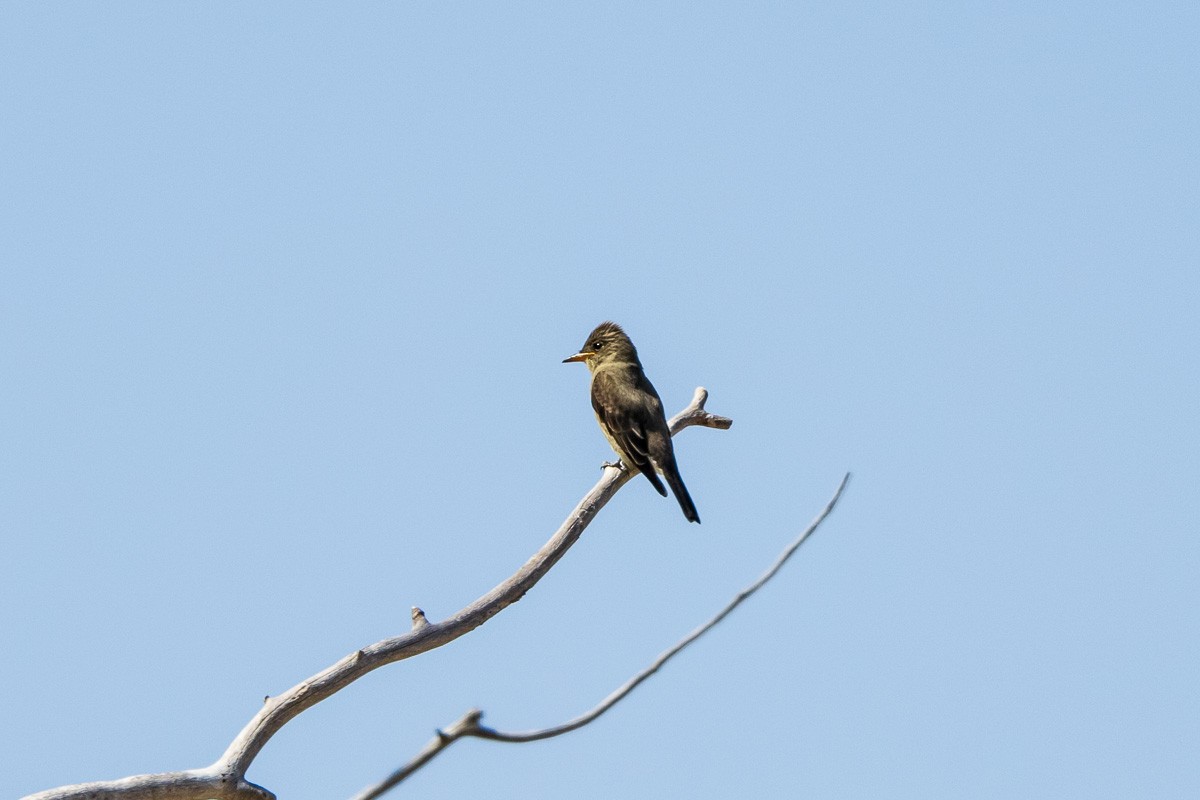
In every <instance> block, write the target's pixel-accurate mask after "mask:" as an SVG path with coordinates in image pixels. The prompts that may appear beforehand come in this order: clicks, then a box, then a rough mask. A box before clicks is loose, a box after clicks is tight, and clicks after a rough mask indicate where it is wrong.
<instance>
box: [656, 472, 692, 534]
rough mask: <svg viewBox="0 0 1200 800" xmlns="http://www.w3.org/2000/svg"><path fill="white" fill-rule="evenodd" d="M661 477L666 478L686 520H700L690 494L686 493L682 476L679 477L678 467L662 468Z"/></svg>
mask: <svg viewBox="0 0 1200 800" xmlns="http://www.w3.org/2000/svg"><path fill="white" fill-rule="evenodd" d="M663 477H664V478H666V479H667V485H668V486H670V487H671V491H672V492H674V493H675V499H676V500H678V501H679V507H680V508H682V509H683V515H684V516H685V517H687V520H688V522H696V523H698V522H700V515H699V514H697V513H696V504H695V503H693V502H692V496H691V495H690V494H688V490H687V487H686V486H684V485H683V478H681V477H679V469H678V468H676V469H669V470H664V471H663Z"/></svg>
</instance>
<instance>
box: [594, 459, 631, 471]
mask: <svg viewBox="0 0 1200 800" xmlns="http://www.w3.org/2000/svg"><path fill="white" fill-rule="evenodd" d="M609 467H612V468H614V469H619V470H621V472H628V471H629V467H627V466H625V464H624V462H622V461H602V462H601V463H600V469H608V468H609Z"/></svg>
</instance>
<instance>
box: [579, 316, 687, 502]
mask: <svg viewBox="0 0 1200 800" xmlns="http://www.w3.org/2000/svg"><path fill="white" fill-rule="evenodd" d="M569 361H582V362H583V363H585V364H587V368H588V370H590V371H591V373H592V408H593V409H595V411H596V421H597V422H599V423H600V430H601V431H603V432H604V437H605V438H606V439H608V443H609V444H611V445H612V448H613V450H616V451H617V455H618V456H620V457H621V461H623V462H625V466H627V467H630V468H632V469H636V470H637V471H638V472H640V473H642V474H643V475H645V476H646V479H647V480H648V481H650V483H651V484H653V485H654V488H655V489H656V490H658V493H659V494H661V495H662V496H663V497H666V496H667V490H666V489H664V488H663V485H662V481H660V480H659V479H658V475H657V474H655V470H657V471H659V472H661V473H662V474H663V477H664V478H666V479H667V484H668V485H670V487H671V491H672V492H674V493H675V499H676V500H678V501H679V507H680V508H682V509H683V515H684V516H685V517H687V518H688V521H689V522H699V521H700V515H699V514H697V513H696V506H695V505H694V504H693V503H692V498H691V496H689V495H688V490H687V487H686V486H684V485H683V478H681V477H679V467H678V466H677V465H676V464H675V448H674V447H672V446H671V430H670V428H668V427H667V418H666V416H665V415H664V414H663V405H662V400H660V399H659V397H658V392H656V391H654V386H653V384H651V383H650V381H649V379H648V378H646V373H645V372H643V371H642V362H641V361H639V360H638V354H637V348H635V347H634V346H633V342H632V341H630V339H629V337H628V336H626V335H625V331H623V330H621V326H620V325H618V324H617V323H615V322H602V323H600V325H599V326H597V328H596V330H594V331H592V333H591V335H589V336H588V338H587V341H586V342H584V345H583V348H582V349H580V351H579V352H578V353H576V354H575V355H573V356H571V357H570V358H564V359H563V363H564V364H566V363H567V362H569Z"/></svg>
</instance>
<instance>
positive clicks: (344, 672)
mask: <svg viewBox="0 0 1200 800" xmlns="http://www.w3.org/2000/svg"><path fill="white" fill-rule="evenodd" d="M707 400H708V391H707V390H705V389H704V388H703V387H700V388H697V389H696V392H695V394H694V395H693V397H692V402H691V403H690V404H688V406H687V408H685V409H684V410H683V411H681V412H680V413H679V414H677V415H676V416H675V417H674V418H672V419H671V421H670V427H671V434H672V435H674V434H676V433H678V432H679V431H681V430H683V429H684V428H687V427H690V426H692V425H699V426H702V427H707V428H718V429H722V430H724V429H727V428H729V426H730V425H732V424H733V421H732V420H730V419H728V418H726V417H720V416H717V415H715V414H710V413H709V412H707V411H705V410H704V404H705V402H706V401H707ZM633 474H634V473H631V472H629V471H623V470H619V469H616V468H615V467H612V468H606V469H605V470H604V473H603V475H602V476H601V478H600V480H599V482H597V483H596V485H595V486H593V487H592V489H591V491H589V492H588V493H587V494H586V495H584V497H583V499H582V500H580V501H579V504H578V505H577V506H576V507H575V510H574V511H572V512H571V513H570V515H569V516H568V517H567V519H566V520H565V521H564V522H563V524H562V525H561V526H560V527H559V529H558V530H557V531H555V533H554V535H553V536H551V537H550V540H549V541H548V542H546V544H544V545H543V546H542V548H541V549H540V550H538V551H537V552H536V553H535V554H534V555H533V556H532V557H531V558H530V559H529V560H528V561H526V562H525V564H524V565H523V566H522V567H521V568H520V569H519V570H517V572H516V573H515V574H514V575H513V576H512V577H510V578H509V579H508V580H506V581H504V582H503V583H501V584H499V585H498V586H496V587H495V588H494V589H492V590H491V591H490V592H488V593H487V594H485V595H483V596H482V597H480V598H479V599H477V600H475V602H473V603H471V604H470V605H468V606H467V607H466V608H464V609H462V610H461V611H459V612H458V613H457V614H455V615H454V616H452V617H449V618H447V619H445V620H442V621H441V622H429V621H428V620H425V615H424V612H421V611H420V610H419V609H414V611H413V627H412V629H411V630H409V631H408V632H407V633H404V634H401V635H399V636H394V637H392V638H390V639H384V640H383V641H381V642H376V643H375V644H373V645H370V646H368V647H364V648H363V649H361V650H356V651H355V652H353V653H351V654H350V655H348V656H346V657H345V658H343V659H341V660H340V661H338V662H337V663H336V664H333V665H332V666H330V667H328V668H326V669H324V670H322V671H321V672H319V673H317V674H316V675H314V676H312V677H311V678H309V679H308V680H306V681H303V682H301V683H299V684H297V685H296V686H293V687H292V688H291V689H288V690H287V691H285V692H283V693H282V694H280V695H277V696H275V697H268V698H267V699H266V700H265V702H264V703H263V706H262V709H261V710H260V711H259V712H258V713H257V714H256V715H255V716H254V718H253V719H251V720H250V722H249V723H247V725H246V727H244V728H243V729H242V731H241V732H240V733H239V734H238V735H237V737H236V738H235V739H234V740H233V742H232V743H230V745H229V747H228V748H227V749H226V750H225V753H224V754H223V755H222V756H221V758H219V759H218V760H217V761H216V762H215V763H214V764H213V765H212V766H209V767H205V768H203V769H197V770H187V771H184V772H169V773H156V774H151V775H135V776H133V777H129V778H121V779H119V780H114V781H99V782H94V783H81V784H73V785H70V786H61V787H59V788H57V789H49V790H46V791H43V792H38V793H37V794H33V795H29V796H28V797H26V798H24V800H100V799H101V798H120V800H273V798H274V795H272V794H271V793H270V792H269V791H267V790H266V789H263V788H262V787H260V786H256V785H254V784H252V783H250V782H248V781H246V779H245V776H246V771H247V769H249V767H250V764H251V763H252V762H253V761H254V758H255V757H256V756H257V755H258V753H259V752H260V751H261V750H262V748H263V746H264V745H266V743H267V742H268V741H269V740H270V739H271V737H272V736H274V735H275V734H276V733H277V732H278V731H279V729H280V728H282V727H283V726H284V725H286V724H287V723H288V722H289V721H291V720H292V719H294V718H295V717H296V716H297V715H298V714H300V713H301V712H303V711H306V710H307V709H309V708H312V707H313V706H314V705H316V704H317V703H319V702H321V701H322V700H325V699H327V698H329V697H331V696H332V695H334V694H336V693H337V692H338V691H340V690H342V689H344V688H345V687H346V686H349V685H350V684H351V683H353V682H354V681H356V680H358V679H359V678H361V677H363V676H364V675H366V674H367V673H368V672H371V671H372V670H375V669H378V668H379V667H382V666H384V665H386V664H391V663H393V662H395V661H401V660H403V659H406V658H411V657H412V656H415V655H419V654H420V653H424V652H426V651H427V650H432V649H434V648H437V647H441V646H442V645H444V644H447V643H448V642H452V641H454V640H455V639H457V638H458V637H460V636H463V635H464V634H467V633H470V632H471V631H473V630H474V629H475V628H478V627H479V626H480V625H482V624H483V623H485V622H487V621H488V620H489V619H491V618H492V617H494V616H495V615H496V614H498V613H500V612H501V611H503V610H504V609H505V608H507V607H508V606H510V605H512V604H513V603H515V602H517V601H518V600H520V599H521V598H522V597H523V596H524V595H525V593H526V592H528V591H529V590H530V589H532V588H533V586H534V585H535V584H536V583H537V582H538V581H539V580H541V578H542V576H543V575H545V574H546V573H547V572H548V571H549V570H550V568H551V567H553V566H554V565H555V564H556V563H558V560H559V559H561V558H562V557H563V556H564V555H565V554H566V552H567V550H569V549H570V548H571V546H572V545H573V544H575V542H576V541H578V540H579V537H580V535H581V534H582V533H583V531H584V529H585V528H586V527H587V526H588V524H589V523H591V521H592V519H594V518H595V516H596V514H597V513H598V512H599V511H600V509H601V508H603V507H604V506H605V504H606V503H608V501H609V500H611V499H612V497H613V495H615V494H616V493H617V490H619V489H620V488H621V487H622V486H624V485H625V483H626V482H628V481H629V480H630V479H631V478H632V476H633ZM422 622H424V624H422Z"/></svg>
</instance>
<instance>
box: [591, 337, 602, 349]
mask: <svg viewBox="0 0 1200 800" xmlns="http://www.w3.org/2000/svg"><path fill="white" fill-rule="evenodd" d="M603 344H604V342H602V341H600V340H599V339H597V340H596V341H594V342H592V349H593V350H599V349H600V346H601V345H603Z"/></svg>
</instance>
